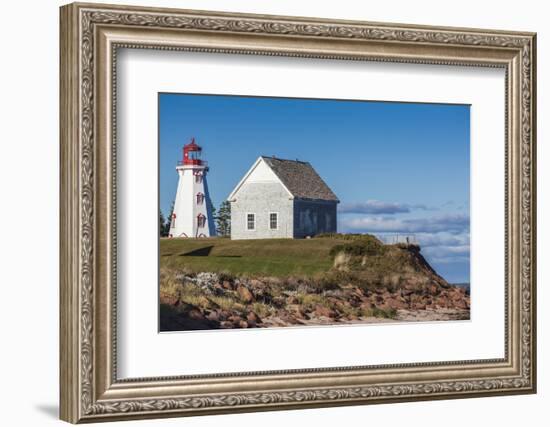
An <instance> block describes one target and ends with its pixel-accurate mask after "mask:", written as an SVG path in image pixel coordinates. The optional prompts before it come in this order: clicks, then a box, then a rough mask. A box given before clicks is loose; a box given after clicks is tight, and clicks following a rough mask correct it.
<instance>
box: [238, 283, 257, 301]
mask: <svg viewBox="0 0 550 427" xmlns="http://www.w3.org/2000/svg"><path fill="white" fill-rule="evenodd" d="M237 292H238V294H239V297H240V298H241V300H243V301H244V302H252V301H254V295H252V292H250V291H249V290H248V288H246V287H245V286H242V285H239V287H238V288H237Z"/></svg>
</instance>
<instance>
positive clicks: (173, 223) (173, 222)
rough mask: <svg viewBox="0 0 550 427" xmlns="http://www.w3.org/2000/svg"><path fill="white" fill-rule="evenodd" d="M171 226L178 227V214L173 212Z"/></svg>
mask: <svg viewBox="0 0 550 427" xmlns="http://www.w3.org/2000/svg"><path fill="white" fill-rule="evenodd" d="M170 228H176V214H175V213H173V214H172V220H171V221H170Z"/></svg>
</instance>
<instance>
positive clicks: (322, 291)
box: [160, 273, 470, 331]
mask: <svg viewBox="0 0 550 427" xmlns="http://www.w3.org/2000/svg"><path fill="white" fill-rule="evenodd" d="M170 279H171V286H164V287H162V286H161V293H160V300H161V330H163V331H169V330H192V329H234V328H264V327H285V326H300V325H304V326H305V325H327V324H354V323H380V322H400V321H401V322H411V321H443V320H467V319H469V317H470V296H469V294H468V292H467V291H466V290H465V289H464V288H461V287H455V286H452V285H449V284H447V283H442V282H440V281H432V282H429V283H423V284H421V285H419V284H418V283H417V282H415V281H413V280H409V281H408V282H407V281H405V282H404V283H402V284H400V285H399V286H391V285H385V286H368V287H364V286H363V287H362V286H358V285H357V284H355V283H342V284H338V285H333V286H326V285H325V286H324V287H321V288H320V287H319V285H318V284H317V283H313V282H311V281H308V280H307V279H300V278H293V277H290V278H285V279H281V278H277V277H259V278H242V277H241V278H235V277H228V276H226V275H223V274H216V273H198V274H184V273H178V274H175V275H174V276H173V277H171V278H170Z"/></svg>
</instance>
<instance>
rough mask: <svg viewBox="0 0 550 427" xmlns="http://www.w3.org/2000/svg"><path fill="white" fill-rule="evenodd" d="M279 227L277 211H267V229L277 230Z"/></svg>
mask: <svg viewBox="0 0 550 427" xmlns="http://www.w3.org/2000/svg"><path fill="white" fill-rule="evenodd" d="M278 228H279V214H278V213H277V212H270V213H269V229H270V230H277V229H278Z"/></svg>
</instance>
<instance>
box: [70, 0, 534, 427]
mask: <svg viewBox="0 0 550 427" xmlns="http://www.w3.org/2000/svg"><path fill="white" fill-rule="evenodd" d="M60 21H61V49H60V51H61V85H60V88H61V94H60V96H61V98H60V99H61V112H60V122H61V125H60V133H61V177H60V179H61V206H60V211H61V238H60V241H61V283H60V287H61V288H60V292H61V301H60V307H61V312H60V325H61V335H60V336H61V348H60V372H61V378H60V383H61V418H62V419H63V420H66V421H69V422H72V423H79V422H91V421H112V420H123V419H130V418H155V417H170V416H188V415H201V414H216V413H227V412H243V411H259V410H262V411H263V410H276V409H279V410H280V409H297V408H308V407H319V406H331V405H354V404H369V403H384V402H402V401H411V400H430V399H443V398H462V397H479V396H487V395H496V394H521V393H534V392H535V391H536V334H535V332H536V331H535V326H536V317H535V315H536V311H535V309H536V299H535V296H536V286H535V278H536V254H535V247H536V244H535V236H536V218H535V212H536V182H535V177H536V173H535V154H536V152H535V148H536V147H535V131H536V126H535V123H536V117H535V105H536V102H535V82H536V78H535V71H536V62H535V59H536V55H535V53H536V46H535V34H533V33H519V32H509V31H496V30H479V29H462V28H438V27H423V26H412V25H402V24H381V23H369V22H353V21H331V20H322V19H314V18H296V17H281V16H263V15H244V14H230V13H218V12H201V11H189V10H175V9H158V8H142V7H129V6H110V5H94V4H71V5H67V6H63V7H62V8H61V20H60Z"/></svg>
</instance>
